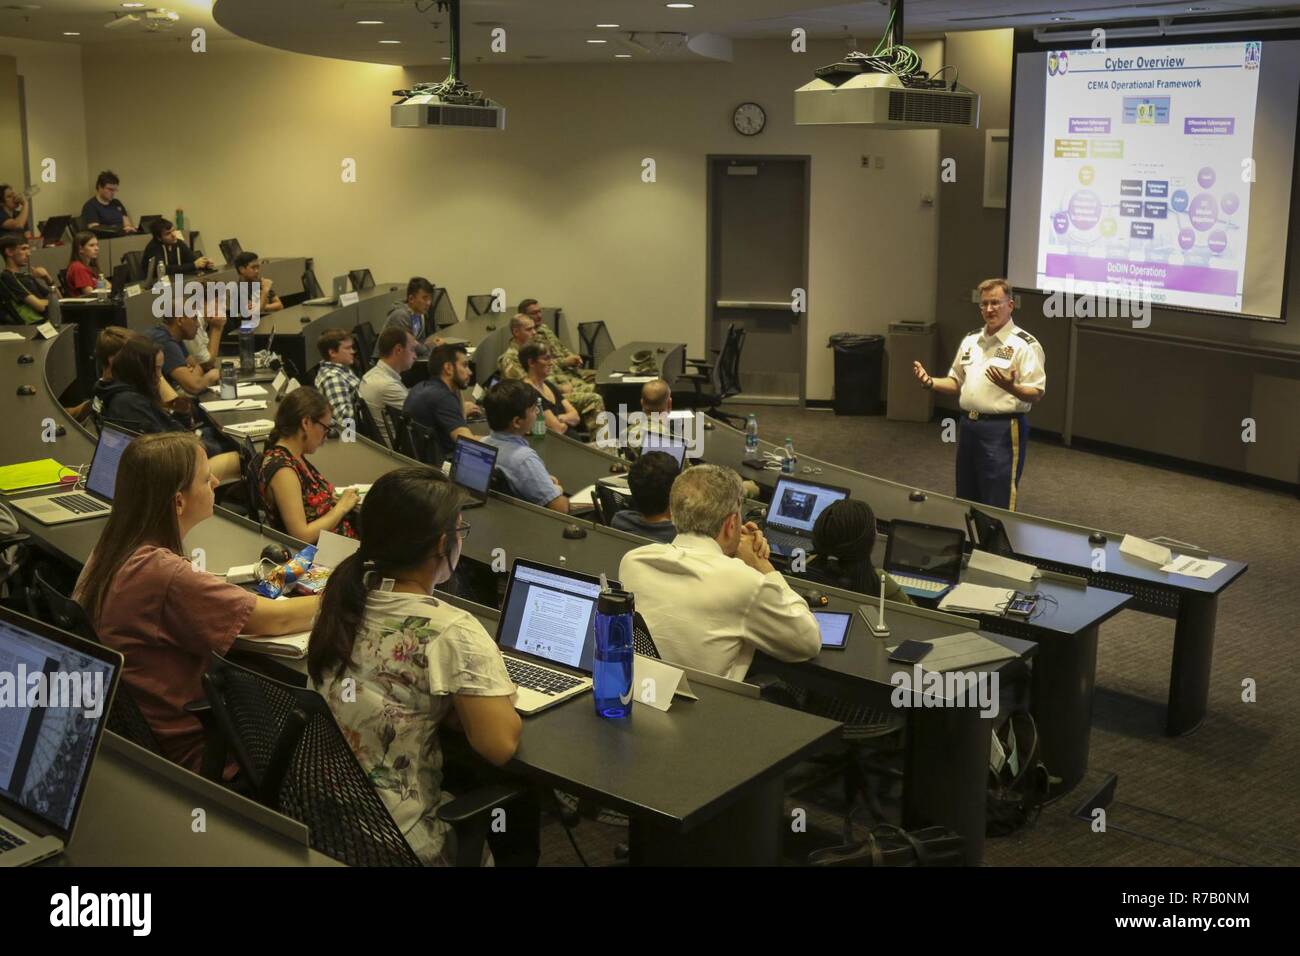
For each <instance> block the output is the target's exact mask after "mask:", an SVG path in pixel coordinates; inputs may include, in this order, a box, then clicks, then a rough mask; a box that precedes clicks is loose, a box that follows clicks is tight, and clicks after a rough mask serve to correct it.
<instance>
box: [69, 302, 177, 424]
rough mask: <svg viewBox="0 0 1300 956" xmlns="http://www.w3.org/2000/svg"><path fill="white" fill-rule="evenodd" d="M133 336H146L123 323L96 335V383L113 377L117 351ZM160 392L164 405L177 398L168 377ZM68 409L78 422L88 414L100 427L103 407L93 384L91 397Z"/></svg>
mask: <svg viewBox="0 0 1300 956" xmlns="http://www.w3.org/2000/svg"><path fill="white" fill-rule="evenodd" d="M132 336H139V337H141V338H144V336H140V333H139V332H132V331H131V330H130V329H128V328H126V327H125V326H121V325H109V326H106V327H105V328H104V329H103V331H101V332H100V333H99V335H97V336H96V337H95V371H96V372H98V373H99V377H98V378H97V379H96V380H95V385H99V383H101V382H108V381H110V380H111V379H112V378H113V359H114V357H116V355H117V353H118V352H120V351H121V350H122V346H123V345H125V344H126V343H127V340H128V339H130V338H131V337H132ZM158 393H159V397H160V398H161V399H162V402H163V404H164V405H168V404H170V403H171V402H172V401H173V400H174V399H175V398H176V392H175V391H174V390H173V389H172V387H171V386H170V385H168V384H167V380H166V379H163V380H162V382H161V383H159V389H158ZM67 411H68V413H69V414H70V415H72V417H73V418H75V419H76V420H77V421H78V422H84V421H85V420H86V418H87V416H89V417H91V418H92V419H93V420H94V422H95V427H96V428H98V427H99V422H100V413H101V412H102V411H103V409H102V408H101V407H100V403H99V400H98V399H97V398H95V397H94V394H93V386H92V394H91V397H90V398H88V399H86V400H85V401H84V402H82V403H81V404H80V405H76V406H74V407H73V408H69V409H67Z"/></svg>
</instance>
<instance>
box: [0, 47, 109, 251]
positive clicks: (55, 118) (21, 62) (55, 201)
mask: <svg viewBox="0 0 1300 956" xmlns="http://www.w3.org/2000/svg"><path fill="white" fill-rule="evenodd" d="M0 55H4V56H12V57H16V58H17V60H18V74H19V75H20V76H21V77H22V78H23V84H24V89H25V92H26V97H27V147H28V148H27V161H28V167H29V169H30V172H31V176H32V178H33V180H35V181H39V179H40V175H41V162H42V160H44V159H45V158H47V157H48V158H51V159H53V160H55V163H56V166H55V173H56V175H57V177H58V178H57V180H56V181H55V182H52V183H47V182H41V183H40V186H41V192H40V194H39V195H38V196H36V197H35V198H34V199H33V201H32V204H33V208H34V209H35V210H36V215H37V217H38V218H39V219H47V218H49V217H50V216H54V215H65V214H70V215H76V214H77V213H79V212H80V211H81V205H82V203H84V202H85V201H86V199H87V198H89V196H90V194H91V193H92V192H93V191H94V188H93V187H94V178H93V177H94V174H93V173H92V174H91V175H90V177H87V174H86V115H85V108H84V102H85V100H84V93H83V87H82V74H81V47H80V46H78V45H77V44H75V43H43V42H41V41H39V40H20V39H14V38H11V37H0ZM124 87H125V83H124ZM22 178H23V171H22V170H21V169H15V170H8V169H6V170H0V180H4V181H7V182H9V183H10V184H12V185H14V186H16V187H17V188H18V189H20V190H21V188H22V186H23V182H22ZM35 226H36V223H35V222H33V223H32V228H33V230H34V229H35Z"/></svg>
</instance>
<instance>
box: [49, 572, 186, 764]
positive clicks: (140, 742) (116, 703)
mask: <svg viewBox="0 0 1300 956" xmlns="http://www.w3.org/2000/svg"><path fill="white" fill-rule="evenodd" d="M32 582H33V583H34V584H35V585H36V590H37V593H38V594H39V595H40V597H41V601H42V603H44V605H45V613H46V615H47V619H48V620H49V622H50V623H51V624H53V625H54V626H55V627H60V628H62V629H63V630H65V631H71V632H72V633H73V634H77V635H80V636H81V637H84V638H85V639H86V640H88V641H92V642H93V643H95V644H99V643H101V642H100V640H99V635H98V634H96V633H95V628H94V627H93V626H92V625H91V623H90V618H88V617H87V616H86V611H85V609H84V608H83V607H82V606H81V605H80V604H78V603H77V602H76V601H74V600H72V598H70V597H68V596H67V595H66V594H64V593H63V592H62V591H60V590H59V589H58V588H56V587H55V586H54V585H53V584H51V583H50V582H49V581H47V580H45V578H44V577H43V576H42V575H41V571H40V568H36V569H34V570H33V571H32ZM106 726H107V727H108V729H109V730H111V731H112V732H113V733H115V734H117V735H118V736H119V737H125V738H126V739H127V740H129V741H131V743H133V744H136V745H137V746H140V747H144V748H145V749H146V750H148V751H151V752H152V753H156V754H161V753H162V748H161V747H159V746H158V738H157V737H155V736H154V735H153V729H152V728H151V727H150V726H149V722H148V721H147V720H145V719H144V714H142V713H140V705H139V704H137V703H136V702H135V698H134V697H132V696H131V691H130V688H128V687H127V686H126V682H125V681H122V682H119V683H118V685H117V694H116V695H115V696H114V697H113V706H112V709H110V710H109V712H108V723H107V724H106Z"/></svg>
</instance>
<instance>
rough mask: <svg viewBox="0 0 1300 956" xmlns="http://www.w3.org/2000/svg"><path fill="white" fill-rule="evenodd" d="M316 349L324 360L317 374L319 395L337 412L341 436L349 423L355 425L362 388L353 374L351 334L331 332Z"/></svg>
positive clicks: (336, 419)
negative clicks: (358, 391) (358, 397)
mask: <svg viewBox="0 0 1300 956" xmlns="http://www.w3.org/2000/svg"><path fill="white" fill-rule="evenodd" d="M316 347H317V348H318V349H320V355H321V359H322V361H321V363H320V367H319V368H318V369H317V371H316V391H318V392H320V393H321V394H322V395H324V396H325V400H326V401H327V402H329V403H330V408H331V409H332V410H333V412H334V428H333V431H334V433H335V434H338V433H339V432H340V431H342V429H343V428H344V427H346V424H347V422H349V421H352V422H354V423H355V421H356V400H357V388H358V387H359V386H360V385H361V379H360V378H359V377H358V376H357V373H356V372H354V371H352V361H353V359H354V358H355V357H356V345H355V344H354V343H353V339H352V333H351V332H348V331H346V330H345V329H329V330H328V331H326V332H322V333H321V337H320V340H319V341H318V342H317V343H316Z"/></svg>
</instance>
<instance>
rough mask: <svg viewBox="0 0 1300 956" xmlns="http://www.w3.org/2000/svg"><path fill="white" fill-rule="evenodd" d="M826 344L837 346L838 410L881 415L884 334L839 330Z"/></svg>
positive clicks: (843, 413) (836, 395) (836, 401)
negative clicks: (864, 333) (863, 333)
mask: <svg viewBox="0 0 1300 956" xmlns="http://www.w3.org/2000/svg"><path fill="white" fill-rule="evenodd" d="M826 347H827V348H832V349H834V350H835V403H834V404H835V414H836V415H879V414H880V413H881V412H883V411H884V410H885V407H884V403H883V402H882V401H881V400H880V392H881V382H882V381H883V380H884V363H885V337H884V336H883V335H862V334H859V333H857V332H836V333H835V334H834V335H832V336H831V340H830V342H828V343H827V345H826Z"/></svg>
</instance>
